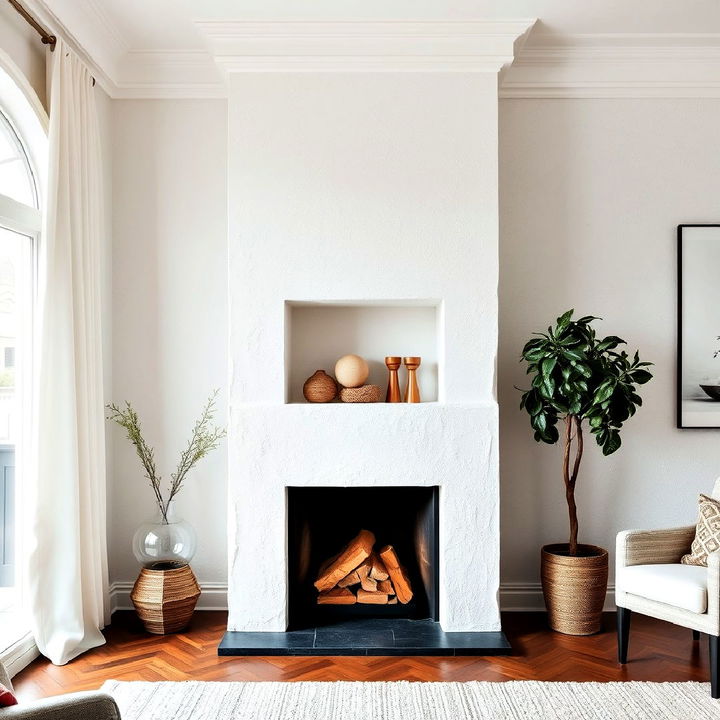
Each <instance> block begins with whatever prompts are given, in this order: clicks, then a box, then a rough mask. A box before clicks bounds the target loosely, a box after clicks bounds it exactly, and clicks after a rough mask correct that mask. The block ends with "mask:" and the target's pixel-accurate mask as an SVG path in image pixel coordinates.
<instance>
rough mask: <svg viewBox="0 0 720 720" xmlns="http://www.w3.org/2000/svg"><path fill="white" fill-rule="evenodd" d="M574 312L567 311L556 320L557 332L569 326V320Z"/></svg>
mask: <svg viewBox="0 0 720 720" xmlns="http://www.w3.org/2000/svg"><path fill="white" fill-rule="evenodd" d="M574 312H575V311H574V310H568V311H567V312H564V313H563V314H562V315H561V316H560V317H559V318H558V319H557V326H558V330H562V329H564V328H566V327H567V326H568V325H569V324H570V318H571V317H572V314H573V313H574Z"/></svg>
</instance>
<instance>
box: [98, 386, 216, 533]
mask: <svg viewBox="0 0 720 720" xmlns="http://www.w3.org/2000/svg"><path fill="white" fill-rule="evenodd" d="M218 392H219V391H218V390H214V391H213V393H212V394H211V395H210V397H209V398H208V401H207V403H206V404H205V407H204V408H203V410H202V413H201V414H200V418H199V419H198V420H197V421H196V422H195V425H194V427H193V430H192V435H191V436H190V440H188V444H187V447H186V448H185V449H184V450H183V452H182V453H181V455H180V462H179V463H178V466H177V469H176V470H175V472H174V473H172V474H171V475H170V485H169V488H168V496H167V499H165V497H164V496H163V491H162V487H161V480H162V478H161V476H160V475H158V473H157V468H156V467H155V450H154V448H152V447H150V446H149V445H148V444H147V442H146V441H145V438H144V437H143V434H142V426H141V424H140V418H139V417H138V414H137V412H135V410H134V409H133V407H132V405H130V403H129V402H127V401H126V402H125V407H124V408H120V407H118V406H117V405H115V404H114V403H112V404H110V405H107V406H106V408H107V410H108V411H109V414H108V416H107V419H108V420H112V421H113V422H116V423H117V424H118V425H120V427H122V428H124V429H125V431H126V432H127V438H128V440H129V441H130V442H131V443H132V444H133V446H134V447H135V452H136V453H137V456H138V458H139V460H140V464H141V465H142V466H143V469H144V470H145V477H146V478H147V479H148V480H149V481H150V486H151V487H152V490H153V493H154V495H155V502H157V505H158V508H159V510H160V513H161V515H162V518H163V521H164V522H165V523H167V521H168V520H167V514H168V508H169V506H170V503H171V502H172V500H173V499H174V498H175V496H176V495H177V494H178V493H179V492H180V490H181V489H182V487H183V482H184V481H185V478H186V476H187V474H188V473H189V472H190V470H192V468H193V467H195V465H197V463H198V462H199V461H200V460H202V459H203V458H204V457H205V456H206V455H208V454H209V453H210V452H211V451H213V450H214V449H215V448H216V447H217V446H218V443H219V442H220V440H222V438H224V437H225V435H226V430H225V428H221V427H217V426H216V425H213V424H212V421H213V418H214V417H215V410H216V407H215V401H216V400H217V396H218Z"/></svg>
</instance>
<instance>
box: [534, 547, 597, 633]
mask: <svg viewBox="0 0 720 720" xmlns="http://www.w3.org/2000/svg"><path fill="white" fill-rule="evenodd" d="M540 574H541V579H542V588H543V595H544V597H545V606H546V607H547V611H548V623H549V624H550V627H551V628H552V629H553V630H556V631H557V632H561V633H564V634H566V635H593V634H594V633H596V632H599V631H600V624H601V621H602V609H603V605H604V604H605V593H606V592H607V579H608V553H607V550H605V549H603V548H601V547H597V546H596V545H578V555H576V556H574V557H572V556H570V555H569V554H568V544H567V543H558V544H556V545H545V547H543V549H542V559H541V572H540Z"/></svg>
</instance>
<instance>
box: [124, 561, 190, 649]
mask: <svg viewBox="0 0 720 720" xmlns="http://www.w3.org/2000/svg"><path fill="white" fill-rule="evenodd" d="M199 597H200V586H199V585H198V583H197V580H196V579H195V575H194V574H193V571H192V570H191V569H190V566H189V565H182V566H180V567H169V568H167V569H162V568H159V567H158V566H156V567H155V568H153V569H150V568H143V569H142V570H141V571H140V575H139V577H138V579H137V580H136V581H135V586H134V587H133V589H132V593H130V598H131V599H132V601H133V605H134V606H135V611H136V612H137V614H138V617H139V618H140V620H142V623H143V625H144V626H145V629H146V630H147V631H148V632H149V633H153V634H154V635H167V634H169V633H176V632H180V631H181V630H184V629H185V628H186V627H187V626H188V623H189V622H190V619H191V618H192V615H193V611H194V610H195V604H196V603H197V601H198V598H199Z"/></svg>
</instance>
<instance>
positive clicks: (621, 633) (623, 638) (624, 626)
mask: <svg viewBox="0 0 720 720" xmlns="http://www.w3.org/2000/svg"><path fill="white" fill-rule="evenodd" d="M631 615H632V612H631V611H630V610H628V609H627V608H623V607H619V608H618V609H617V646H618V662H619V663H620V664H621V665H624V664H625V663H626V662H627V653H628V641H629V639H630V617H631Z"/></svg>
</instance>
